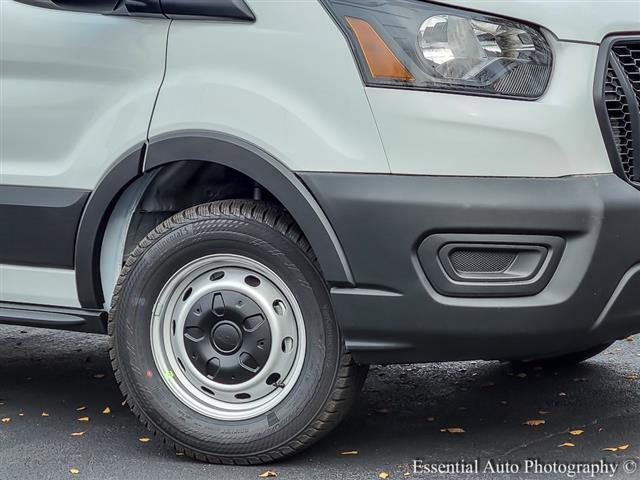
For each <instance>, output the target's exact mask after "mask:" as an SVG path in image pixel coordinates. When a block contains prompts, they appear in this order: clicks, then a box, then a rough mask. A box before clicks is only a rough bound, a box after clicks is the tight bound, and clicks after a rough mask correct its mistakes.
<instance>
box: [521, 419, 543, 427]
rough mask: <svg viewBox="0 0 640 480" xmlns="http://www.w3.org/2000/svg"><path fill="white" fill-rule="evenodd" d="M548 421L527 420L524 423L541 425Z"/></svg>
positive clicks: (533, 425) (529, 425)
mask: <svg viewBox="0 0 640 480" xmlns="http://www.w3.org/2000/svg"><path fill="white" fill-rule="evenodd" d="M546 423H547V421H546V420H537V419H536V420H527V421H526V422H524V425H526V426H528V427H539V426H540V425H544V424H546Z"/></svg>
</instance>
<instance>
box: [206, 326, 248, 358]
mask: <svg viewBox="0 0 640 480" xmlns="http://www.w3.org/2000/svg"><path fill="white" fill-rule="evenodd" d="M211 343H212V344H213V346H214V347H215V349H216V350H218V352H220V353H223V354H226V355H229V354H231V353H234V352H235V351H237V350H238V349H239V348H240V345H242V331H241V330H240V329H239V328H238V326H237V325H236V324H235V323H233V322H230V321H228V320H223V321H221V322H218V323H216V324H215V325H214V326H213V328H212V329H211Z"/></svg>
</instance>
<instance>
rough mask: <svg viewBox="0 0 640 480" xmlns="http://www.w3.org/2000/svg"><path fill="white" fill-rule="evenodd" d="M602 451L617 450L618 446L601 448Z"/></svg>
mask: <svg viewBox="0 0 640 480" xmlns="http://www.w3.org/2000/svg"><path fill="white" fill-rule="evenodd" d="M602 451H603V452H617V451H618V447H607V448H603V449H602Z"/></svg>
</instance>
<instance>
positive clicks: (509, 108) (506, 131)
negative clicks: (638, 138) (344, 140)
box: [367, 41, 611, 177]
mask: <svg viewBox="0 0 640 480" xmlns="http://www.w3.org/2000/svg"><path fill="white" fill-rule="evenodd" d="M553 47H554V50H555V61H554V71H553V75H552V78H551V82H550V84H549V88H548V90H547V92H546V93H545V94H544V95H543V97H542V98H540V99H539V100H537V101H518V100H505V99H499V98H488V97H477V96H470V95H455V94H448V93H432V92H419V91H413V92H412V91H407V90H393V89H381V88H368V89H367V94H368V96H369V100H370V101H371V107H372V109H373V112H374V114H375V117H376V120H377V123H378V127H379V129H380V134H381V136H382V140H383V143H384V146H385V150H386V152H387V155H388V158H389V163H390V165H391V170H392V172H393V173H406V174H425V175H456V176H495V177H509V176H515V177H561V176H566V175H581V174H593V173H607V172H611V163H610V162H609V158H608V156H607V152H606V150H605V146H604V141H603V139H602V134H601V133H600V128H599V126H598V121H597V117H596V112H595V106H594V102H593V82H594V76H595V70H596V58H597V55H598V48H597V47H595V46H593V45H584V44H577V43H567V42H557V41H555V42H553Z"/></svg>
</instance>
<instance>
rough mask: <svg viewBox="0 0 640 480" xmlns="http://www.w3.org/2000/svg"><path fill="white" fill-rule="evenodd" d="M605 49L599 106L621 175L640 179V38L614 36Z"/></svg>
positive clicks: (629, 179)
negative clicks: (639, 164) (638, 164)
mask: <svg viewBox="0 0 640 480" xmlns="http://www.w3.org/2000/svg"><path fill="white" fill-rule="evenodd" d="M602 48H603V53H602V55H603V57H602V58H603V60H604V61H601V64H602V65H603V67H604V74H603V77H604V78H603V81H602V84H601V87H599V86H598V84H596V106H597V107H598V108H599V109H601V111H604V115H602V117H604V120H606V121H602V119H601V126H602V129H603V134H604V137H605V141H606V142H607V143H608V150H609V156H610V157H611V161H612V163H613V167H614V171H615V172H616V173H618V175H620V176H621V177H623V178H624V179H625V180H627V181H630V182H632V183H636V182H640V167H638V166H637V165H636V164H637V163H638V161H639V160H638V158H639V157H640V108H639V107H638V105H639V104H640V38H628V37H618V38H612V39H609V40H608V41H606V42H604V43H603V46H602ZM598 90H599V91H598Z"/></svg>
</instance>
